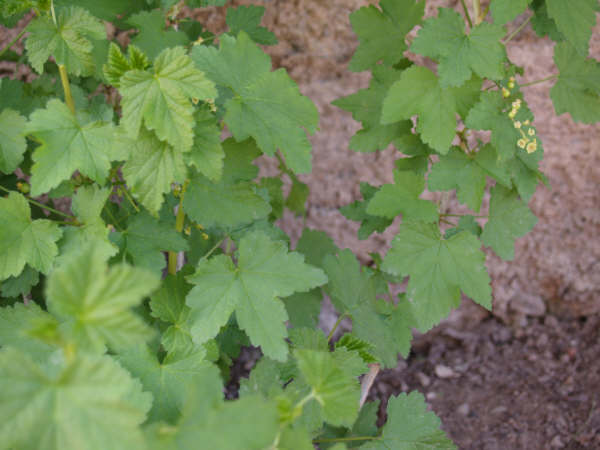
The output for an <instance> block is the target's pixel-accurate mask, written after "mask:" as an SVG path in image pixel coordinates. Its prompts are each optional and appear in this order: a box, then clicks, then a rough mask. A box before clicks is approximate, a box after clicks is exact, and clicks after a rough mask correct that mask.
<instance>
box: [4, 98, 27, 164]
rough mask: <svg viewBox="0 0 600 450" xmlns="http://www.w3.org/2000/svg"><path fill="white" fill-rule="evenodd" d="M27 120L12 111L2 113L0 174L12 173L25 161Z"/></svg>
mask: <svg viewBox="0 0 600 450" xmlns="http://www.w3.org/2000/svg"><path fill="white" fill-rule="evenodd" d="M26 124H27V119H25V117H23V116H21V115H20V114H19V113H18V112H16V111H13V110H12V109H5V110H3V111H2V112H1V113H0V172H4V173H12V172H14V170H15V169H16V168H17V167H19V164H21V161H23V154H24V153H25V150H27V142H26V141H25V136H24V135H23V130H24V129H25V125H26Z"/></svg>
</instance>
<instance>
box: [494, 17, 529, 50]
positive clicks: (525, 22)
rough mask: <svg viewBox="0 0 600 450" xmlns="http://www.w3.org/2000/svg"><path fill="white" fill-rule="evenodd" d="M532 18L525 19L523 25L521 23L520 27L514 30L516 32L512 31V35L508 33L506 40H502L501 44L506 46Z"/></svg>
mask: <svg viewBox="0 0 600 450" xmlns="http://www.w3.org/2000/svg"><path fill="white" fill-rule="evenodd" d="M532 17H533V16H529V17H528V18H527V19H525V20H524V21H523V23H522V24H521V25H519V26H518V27H517V28H516V30H515V31H513V32H512V33H510V34H509V35H508V36H507V38H506V39H504V41H502V43H503V44H504V45H506V44H508V43H509V42H510V41H511V39H512V38H514V37H515V36H516V35H517V34H519V32H520V31H521V30H522V29H523V28H525V26H526V25H527V24H528V23H529V21H530V20H531V18H532Z"/></svg>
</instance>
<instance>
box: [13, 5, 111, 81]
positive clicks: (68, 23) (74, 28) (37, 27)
mask: <svg viewBox="0 0 600 450" xmlns="http://www.w3.org/2000/svg"><path fill="white" fill-rule="evenodd" d="M27 31H29V37H28V38H27V41H26V42H25V49H26V50H27V57H28V58H29V62H30V63H31V66H32V67H33V68H34V69H35V70H36V71H37V72H38V73H43V72H44V63H45V62H46V61H47V60H48V58H49V57H50V55H52V56H54V59H56V62H57V63H58V64H62V65H64V66H66V68H67V71H68V72H69V73H72V74H74V75H77V76H80V75H83V76H87V75H92V74H93V73H94V72H95V64H94V60H93V57H92V50H93V43H92V40H95V39H96V40H99V39H106V30H105V28H104V25H103V24H102V22H100V21H99V20H98V19H96V18H95V17H94V16H92V15H91V14H90V13H89V12H87V11H86V10H85V9H83V8H79V7H77V6H71V7H68V8H60V9H58V12H57V15H56V25H55V24H54V22H53V21H52V18H51V17H49V16H45V15H44V16H40V17H36V18H34V20H33V21H32V22H31V23H30V24H29V25H28V26H27Z"/></svg>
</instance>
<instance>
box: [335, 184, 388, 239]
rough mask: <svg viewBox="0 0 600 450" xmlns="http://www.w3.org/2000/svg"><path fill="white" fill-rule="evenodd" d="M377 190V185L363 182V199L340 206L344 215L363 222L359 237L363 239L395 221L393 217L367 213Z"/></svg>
mask: <svg viewBox="0 0 600 450" xmlns="http://www.w3.org/2000/svg"><path fill="white" fill-rule="evenodd" d="M377 192H379V189H378V188H377V187H375V186H371V185H370V184H369V183H366V182H361V183H360V193H361V194H362V196H363V200H362V201H361V200H357V201H355V202H353V203H350V204H349V205H346V206H343V207H341V208H340V212H341V213H342V214H343V215H344V217H346V218H347V219H350V220H354V221H356V222H361V224H360V228H359V229H358V238H359V239H361V240H364V239H367V238H368V237H369V236H370V235H371V234H373V233H375V232H377V233H381V232H383V231H384V230H385V229H386V228H387V227H389V226H390V225H391V224H392V222H393V219H389V218H386V217H381V216H374V215H371V214H368V213H367V206H368V205H369V202H370V201H371V199H372V198H373V196H374V195H375V194H376V193H377Z"/></svg>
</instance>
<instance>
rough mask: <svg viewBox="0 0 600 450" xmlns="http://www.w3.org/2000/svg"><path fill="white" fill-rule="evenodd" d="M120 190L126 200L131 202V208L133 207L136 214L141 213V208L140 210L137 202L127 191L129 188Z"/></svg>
mask: <svg viewBox="0 0 600 450" xmlns="http://www.w3.org/2000/svg"><path fill="white" fill-rule="evenodd" d="M119 190H120V191H121V192H122V193H123V195H124V196H125V198H126V199H127V200H129V203H131V206H133V209H135V211H136V212H140V208H138V205H136V204H135V201H134V200H133V197H131V195H130V194H129V191H128V190H127V188H126V187H121V188H120V189H119Z"/></svg>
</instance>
